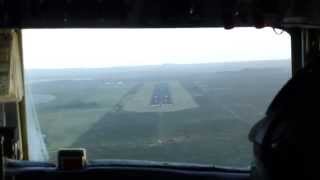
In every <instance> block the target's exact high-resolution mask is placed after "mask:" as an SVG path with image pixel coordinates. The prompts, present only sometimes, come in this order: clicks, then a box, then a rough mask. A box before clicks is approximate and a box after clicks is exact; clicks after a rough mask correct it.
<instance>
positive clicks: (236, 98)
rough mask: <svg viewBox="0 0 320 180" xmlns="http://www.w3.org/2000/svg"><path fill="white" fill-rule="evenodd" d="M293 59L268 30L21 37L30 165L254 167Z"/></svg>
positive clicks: (285, 40)
mask: <svg viewBox="0 0 320 180" xmlns="http://www.w3.org/2000/svg"><path fill="white" fill-rule="evenodd" d="M290 52H291V47H290V36H289V35H288V34H287V33H286V32H283V33H281V34H279V33H275V32H274V30H273V29H271V28H264V29H254V28H235V29H233V30H224V29H222V28H168V29H50V30H49V29H28V30H23V54H24V66H25V79H26V81H25V83H26V102H27V120H28V136H29V137H28V140H29V149H30V152H29V153H30V158H31V159H32V160H44V161H47V160H51V161H53V160H55V159H56V153H57V150H58V149H59V148H68V147H76V148H77V147H83V148H86V150H87V154H88V158H89V159H130V160H151V161H161V162H181V163H197V164H215V165H221V166H236V167H246V166H250V163H251V161H252V159H253V157H252V147H251V144H250V142H249V141H248V133H249V130H250V128H251V127H252V125H253V124H254V123H256V122H257V121H258V120H260V119H261V118H263V116H264V112H265V111H266V109H267V106H268V104H269V103H270V102H271V100H272V98H273V97H274V96H275V94H276V93H277V92H278V91H279V90H280V88H281V87H282V85H283V84H284V83H285V82H286V81H287V80H288V79H289V78H290V76H291V61H290V57H291V54H290Z"/></svg>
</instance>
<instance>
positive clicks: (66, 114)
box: [33, 81, 135, 156]
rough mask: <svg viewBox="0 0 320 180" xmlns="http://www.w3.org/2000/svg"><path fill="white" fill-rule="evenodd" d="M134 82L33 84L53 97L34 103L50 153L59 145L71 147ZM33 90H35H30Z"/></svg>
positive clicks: (36, 89)
mask: <svg viewBox="0 0 320 180" xmlns="http://www.w3.org/2000/svg"><path fill="white" fill-rule="evenodd" d="M134 85H135V83H129V84H126V85H122V86H119V85H106V84H104V82H103V81H95V82H88V81H79V82H74V81H70V82H68V81H56V82H50V83H48V82H46V83H38V84H36V86H34V87H33V90H35V91H36V92H37V91H38V92H39V91H41V92H42V93H47V94H50V95H53V96H55V97H56V98H55V99H54V100H53V101H51V102H49V103H41V104H38V105H37V106H36V108H37V111H38V114H39V121H40V125H41V128H42V130H43V133H44V134H45V135H46V141H47V142H48V151H49V153H50V155H51V156H53V155H54V154H55V153H56V150H57V149H58V148H63V147H70V146H71V145H72V144H73V143H74V141H75V140H77V139H78V138H79V137H81V135H82V134H83V133H85V132H86V131H87V130H89V129H90V128H91V126H92V125H94V124H95V123H96V122H97V121H98V120H100V119H101V117H102V116H103V115H104V114H105V113H107V112H110V111H113V110H114V106H115V105H116V104H117V103H118V102H119V101H120V99H121V98H122V97H123V96H124V95H126V93H127V92H128V91H130V90H131V89H132V87H134ZM33 93H34V91H33Z"/></svg>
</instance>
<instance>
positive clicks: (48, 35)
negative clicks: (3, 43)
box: [23, 28, 290, 69]
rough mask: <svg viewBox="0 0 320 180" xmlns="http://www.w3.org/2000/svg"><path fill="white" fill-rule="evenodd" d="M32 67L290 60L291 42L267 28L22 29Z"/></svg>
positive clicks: (27, 65) (29, 65) (91, 66)
mask: <svg viewBox="0 0 320 180" xmlns="http://www.w3.org/2000/svg"><path fill="white" fill-rule="evenodd" d="M23 49H24V52H23V53H24V63H25V67H26V68H27V69H33V68H84V67H86V68H96V67H116V66H136V65H154V64H190V63H208V62H232V61H252V60H280V59H289V58H290V37H289V35H288V34H287V33H282V34H281V35H277V34H276V33H275V32H274V31H273V30H272V29H271V28H265V29H260V30H258V29H254V28H236V29H233V30H224V29H222V28H201V29H200V28H197V29H190V28H187V29H51V30H47V29H39V30H23Z"/></svg>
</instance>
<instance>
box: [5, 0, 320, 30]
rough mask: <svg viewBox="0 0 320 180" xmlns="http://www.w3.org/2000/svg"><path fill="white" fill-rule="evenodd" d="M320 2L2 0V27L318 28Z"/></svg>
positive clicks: (260, 0)
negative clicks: (319, 6)
mask: <svg viewBox="0 0 320 180" xmlns="http://www.w3.org/2000/svg"><path fill="white" fill-rule="evenodd" d="M318 4H320V2H319V1H318V0H308V1H304V0H297V1H293V0H152V1H151V0H10V1H5V0H2V1H0V27H2V28H60V27H61V28H62V27H63V28H86V27H87V28H95V27H112V28H121V27H128V28H130V27H132V28H136V27H225V28H227V29H228V28H232V27H241V26H255V27H265V26H271V27H279V28H287V27H306V26H308V27H317V26H319V25H320V18H319V17H320V11H319V10H318V9H317V8H316V7H318Z"/></svg>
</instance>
